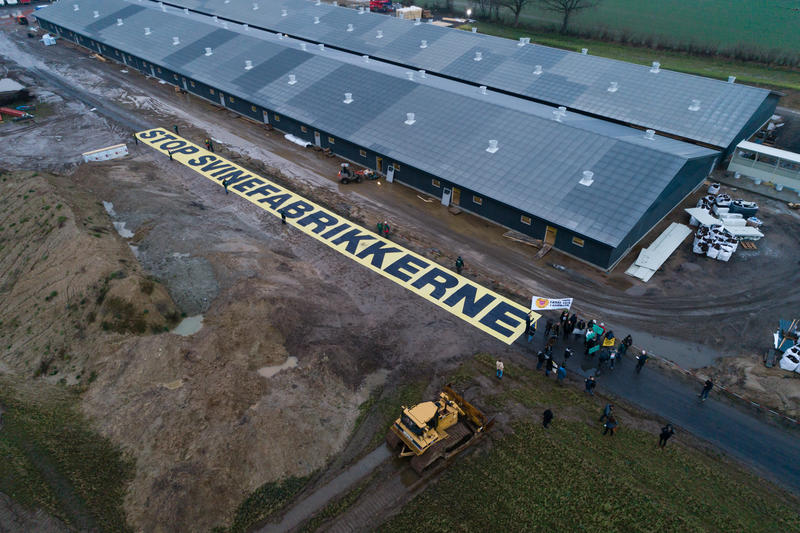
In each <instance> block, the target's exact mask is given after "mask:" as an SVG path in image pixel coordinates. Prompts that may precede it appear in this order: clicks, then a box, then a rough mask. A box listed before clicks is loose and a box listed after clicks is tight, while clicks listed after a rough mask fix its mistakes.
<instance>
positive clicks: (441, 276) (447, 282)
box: [411, 267, 458, 300]
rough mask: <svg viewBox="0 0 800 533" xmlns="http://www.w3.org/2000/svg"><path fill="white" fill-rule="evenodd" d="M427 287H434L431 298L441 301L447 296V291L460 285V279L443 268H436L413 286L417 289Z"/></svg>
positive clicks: (422, 276) (421, 277) (426, 273)
mask: <svg viewBox="0 0 800 533" xmlns="http://www.w3.org/2000/svg"><path fill="white" fill-rule="evenodd" d="M425 285H430V286H431V287H433V291H431V298H436V299H437V300H439V299H440V298H441V297H442V296H444V295H445V294H447V289H452V288H453V287H455V286H456V285H458V278H456V277H455V276H454V275H452V274H450V273H449V272H445V271H444V270H442V269H441V268H437V267H434V268H432V269H430V270H428V271H427V272H425V273H424V274H423V275H421V276H420V277H419V279H417V281H415V282H414V283H412V284H411V286H412V287H414V288H415V289H421V288H422V287H424V286H425Z"/></svg>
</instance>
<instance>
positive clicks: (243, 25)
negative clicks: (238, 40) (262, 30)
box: [242, 24, 250, 31]
mask: <svg viewBox="0 0 800 533" xmlns="http://www.w3.org/2000/svg"><path fill="white" fill-rule="evenodd" d="M242 28H244V31H248V30H249V29H250V25H249V24H242Z"/></svg>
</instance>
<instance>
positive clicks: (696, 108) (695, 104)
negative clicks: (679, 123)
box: [689, 100, 700, 111]
mask: <svg viewBox="0 0 800 533" xmlns="http://www.w3.org/2000/svg"><path fill="white" fill-rule="evenodd" d="M689 111H700V100H692V105H690V106H689Z"/></svg>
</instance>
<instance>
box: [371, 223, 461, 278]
mask: <svg viewBox="0 0 800 533" xmlns="http://www.w3.org/2000/svg"><path fill="white" fill-rule="evenodd" d="M389 232H391V228H390V227H389V221H388V220H384V221H383V237H384V238H385V239H388V238H389ZM458 258H459V259H461V256H460V255H459V256H458ZM457 262H458V261H456V263H457ZM461 266H462V267H463V266H464V261H461ZM458 273H459V274H461V271H460V270H459V271H458Z"/></svg>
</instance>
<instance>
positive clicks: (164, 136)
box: [150, 131, 176, 144]
mask: <svg viewBox="0 0 800 533" xmlns="http://www.w3.org/2000/svg"><path fill="white" fill-rule="evenodd" d="M158 133H160V134H161V138H160V139H153V140H152V141H150V144H156V143H160V142H161V141H167V140H170V139H171V140H173V141H174V140H175V139H176V137H175V136H174V135H170V134H169V133H167V132H165V131H159V132H158Z"/></svg>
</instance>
